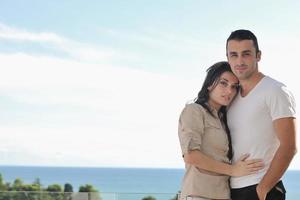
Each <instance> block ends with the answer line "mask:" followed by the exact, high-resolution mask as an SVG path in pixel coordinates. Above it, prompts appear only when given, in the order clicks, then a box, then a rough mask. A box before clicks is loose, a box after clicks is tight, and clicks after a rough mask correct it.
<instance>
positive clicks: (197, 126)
mask: <svg viewBox="0 0 300 200" xmlns="http://www.w3.org/2000/svg"><path fill="white" fill-rule="evenodd" d="M203 111H204V110H203V108H202V107H201V105H197V104H195V103H193V104H188V105H186V107H185V108H184V109H183V111H182V112H181V115H180V118H179V125H178V135H179V141H180V146H181V150H182V155H184V154H186V153H187V152H188V151H191V150H201V142H202V136H203V133H204V112H203Z"/></svg>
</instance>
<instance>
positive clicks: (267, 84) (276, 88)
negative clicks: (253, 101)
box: [263, 76, 290, 95]
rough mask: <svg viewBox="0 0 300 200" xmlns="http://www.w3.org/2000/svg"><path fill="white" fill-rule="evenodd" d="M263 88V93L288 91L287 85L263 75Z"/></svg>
mask: <svg viewBox="0 0 300 200" xmlns="http://www.w3.org/2000/svg"><path fill="white" fill-rule="evenodd" d="M263 90H264V92H265V94H272V95H274V94H276V93H290V91H289V90H288V88H287V86H286V85H285V84H284V83H282V82H280V81H278V80H276V79H274V78H271V77H269V76H265V77H264V79H263Z"/></svg>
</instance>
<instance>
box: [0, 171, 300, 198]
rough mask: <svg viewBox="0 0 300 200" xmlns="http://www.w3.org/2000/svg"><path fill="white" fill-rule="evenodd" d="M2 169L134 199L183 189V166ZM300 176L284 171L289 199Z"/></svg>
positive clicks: (296, 194) (9, 177)
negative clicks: (181, 186) (179, 167)
mask: <svg viewBox="0 0 300 200" xmlns="http://www.w3.org/2000/svg"><path fill="white" fill-rule="evenodd" d="M0 173H1V174H2V177H3V179H4V181H5V182H10V183H12V182H13V181H14V180H15V179H16V178H21V179H22V180H23V181H24V183H32V182H33V181H34V180H35V179H36V178H39V179H40V181H41V184H42V185H43V186H44V187H46V186H47V185H51V184H60V185H62V186H63V185H64V184H65V183H70V184H71V185H72V186H73V188H74V192H77V191H78V189H79V187H80V186H81V185H85V184H92V185H93V186H94V187H95V188H96V189H97V190H98V191H99V192H100V193H101V194H103V195H105V193H107V194H106V195H115V194H116V193H117V194H118V195H119V197H118V198H115V199H122V200H123V199H124V200H125V199H130V200H135V199H142V198H143V196H148V195H151V196H155V195H156V196H158V197H156V196H155V197H156V199H157V200H160V199H166V200H169V199H171V198H172V197H174V196H175V194H176V193H177V192H178V191H179V190H180V182H181V178H182V176H183V174H184V169H164V168H162V169H158V168H89V167H28V166H27V167H25V166H0ZM299 180H300V171H293V170H289V171H287V173H286V174H285V176H284V178H283V181H284V184H285V187H286V190H287V192H288V193H287V200H298V199H299V198H300V181H299ZM103 195H102V196H103ZM121 196H123V197H121ZM125 196H127V197H125ZM104 200H105V198H104Z"/></svg>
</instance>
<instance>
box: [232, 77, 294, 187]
mask: <svg viewBox="0 0 300 200" xmlns="http://www.w3.org/2000/svg"><path fill="white" fill-rule="evenodd" d="M285 117H296V108H295V100H294V98H293V96H292V94H291V93H290V92H289V91H288V90H287V88H286V86H285V85H284V84H282V83H280V82H278V81H276V80H274V79H272V78H270V77H268V76H265V77H264V78H263V79H262V80H260V82H259V83H258V84H257V85H256V86H255V87H254V88H253V89H252V90H251V91H250V93H248V94H247V96H245V97H241V95H240V94H238V95H237V97H236V98H235V100H234V101H233V102H232V104H231V105H230V107H229V110H228V115H227V118H228V126H229V129H230V133H231V137H232V147H233V151H234V156H233V162H235V161H237V160H238V159H239V158H240V157H241V156H242V155H244V154H246V153H249V154H250V158H260V159H263V161H264V164H265V167H264V168H263V169H262V170H260V171H259V172H258V173H256V174H252V175H248V176H242V177H232V178H231V187H232V188H242V187H246V186H250V185H254V184H257V183H259V182H260V180H261V179H262V177H263V176H264V174H265V173H266V172H267V170H268V168H269V166H270V164H271V161H272V159H273V157H274V155H275V153H276V150H277V149H278V147H279V140H278V138H277V136H276V133H275V131H274V127H273V121H274V120H276V119H279V118H285Z"/></svg>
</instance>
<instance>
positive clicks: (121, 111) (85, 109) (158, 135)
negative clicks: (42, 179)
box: [0, 54, 197, 167]
mask: <svg viewBox="0 0 300 200" xmlns="http://www.w3.org/2000/svg"><path fill="white" fill-rule="evenodd" d="M0 59H1V60H2V61H3V63H5V64H4V65H1V67H0V70H1V71H2V73H1V74H0V79H2V81H1V83H0V91H1V95H2V96H6V97H9V99H11V100H12V104H13V103H14V102H18V104H19V105H22V107H23V108H24V107H25V108H26V110H27V111H22V110H18V111H10V110H7V109H6V110H5V111H2V112H1V115H2V116H0V117H5V116H6V115H7V116H9V115H10V114H11V113H13V112H18V113H17V114H18V115H21V114H22V112H24V113H23V116H24V121H25V122H24V123H20V122H19V121H18V120H16V119H15V122H14V121H13V122H11V123H10V124H7V125H5V124H2V126H1V130H0V132H1V133H6V134H3V136H1V141H2V145H1V146H0V148H1V149H2V150H3V151H2V154H3V155H2V158H3V160H2V161H1V162H2V163H5V164H15V162H18V163H20V162H22V161H24V159H20V160H18V161H17V160H16V159H17V158H18V157H20V158H21V157H22V156H24V155H26V156H27V157H31V158H32V163H33V164H45V165H46V164H51V163H53V160H56V161H57V162H58V163H59V164H61V165H70V164H71V163H73V164H76V165H90V166H109V165H110V166H123V165H124V166H144V167H146V166H156V167H163V166H165V167H176V166H177V167H178V164H179V165H180V164H181V167H182V161H181V157H180V153H179V145H178V141H177V118H178V115H179V112H180V110H181V109H182V107H183V106H184V103H185V102H186V101H187V100H189V98H190V99H191V98H193V97H194V94H195V93H196V92H197V91H194V90H197V88H195V87H194V85H196V84H195V82H193V80H191V81H184V80H180V79H176V78H172V77H168V76H162V75H158V74H152V73H146V72H141V71H136V70H130V69H124V68H123V69H122V68H116V67H104V66H99V65H95V64H83V63H79V62H75V61H71V60H62V59H56V58H49V57H34V56H30V55H25V54H11V55H5V54H2V55H0ZM39 105H42V106H39ZM32 107H33V109H32ZM56 107H57V108H56ZM37 108H39V109H37ZM49 108H50V109H49ZM74 108H75V109H74ZM76 108H79V109H76ZM30 109H32V110H30ZM14 114H16V113H14ZM14 123H15V125H11V124H14ZM166 146H167V147H168V148H167V150H166ZM58 155H59V156H58ZM124 155H126V156H124ZM42 156H44V158H45V157H47V158H48V159H42V160H41V162H40V163H39V161H38V160H39V158H40V157H42ZM70 158H74V159H73V160H72V159H70ZM75 158H76V159H75ZM57 162H56V163H57ZM28 163H30V162H29V161H28V160H26V164H28Z"/></svg>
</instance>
